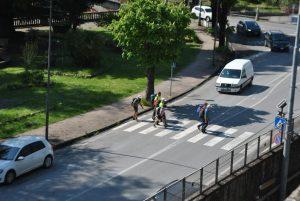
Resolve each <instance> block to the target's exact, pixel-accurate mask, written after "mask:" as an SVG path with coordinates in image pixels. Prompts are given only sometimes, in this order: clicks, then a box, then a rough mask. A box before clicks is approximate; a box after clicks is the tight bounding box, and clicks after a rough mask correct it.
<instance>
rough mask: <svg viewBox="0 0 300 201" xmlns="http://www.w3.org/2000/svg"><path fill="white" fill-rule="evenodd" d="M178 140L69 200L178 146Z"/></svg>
mask: <svg viewBox="0 0 300 201" xmlns="http://www.w3.org/2000/svg"><path fill="white" fill-rule="evenodd" d="M178 142H179V141H175V142H173V143H172V144H170V145H168V146H166V147H165V148H163V149H161V150H160V151H158V152H156V153H154V154H152V155H151V156H149V157H148V158H145V159H143V160H141V161H140V162H138V163H136V164H134V165H132V166H130V167H128V168H126V169H124V170H122V171H121V172H119V173H118V174H116V175H115V176H112V177H110V178H108V179H106V180H104V181H101V182H99V183H95V184H94V185H93V186H92V187H90V188H87V189H85V190H84V191H82V192H79V193H77V194H73V195H72V196H71V197H70V198H68V199H67V201H70V200H74V199H76V198H78V197H80V196H83V195H84V194H86V193H88V192H90V191H91V190H93V189H95V188H97V187H99V186H101V185H103V184H105V183H107V182H109V181H111V180H113V179H114V178H116V177H119V176H121V175H123V174H125V173H126V172H128V171H130V170H132V169H133V168H135V167H137V166H139V165H141V164H143V163H145V162H147V161H148V160H151V159H152V158H154V157H156V156H158V155H160V154H162V153H164V152H165V151H168V150H169V149H171V148H173V147H174V146H176V145H177V144H178Z"/></svg>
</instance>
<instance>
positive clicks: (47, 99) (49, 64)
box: [45, 0, 52, 140]
mask: <svg viewBox="0 0 300 201" xmlns="http://www.w3.org/2000/svg"><path fill="white" fill-rule="evenodd" d="M51 28H52V0H50V9H49V40H48V66H47V90H46V110H45V113H46V126H45V138H46V140H48V139H49V91H50V66H51Z"/></svg>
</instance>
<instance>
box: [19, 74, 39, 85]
mask: <svg viewBox="0 0 300 201" xmlns="http://www.w3.org/2000/svg"><path fill="white" fill-rule="evenodd" d="M21 80H22V83H23V84H24V85H26V86H42V85H43V84H44V73H43V71H40V70H34V71H25V72H23V73H22V74H21Z"/></svg>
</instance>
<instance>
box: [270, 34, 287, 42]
mask: <svg viewBox="0 0 300 201" xmlns="http://www.w3.org/2000/svg"><path fill="white" fill-rule="evenodd" d="M272 38H273V40H277V41H286V40H287V37H286V36H285V35H284V34H273V35H272Z"/></svg>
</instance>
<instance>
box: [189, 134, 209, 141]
mask: <svg viewBox="0 0 300 201" xmlns="http://www.w3.org/2000/svg"><path fill="white" fill-rule="evenodd" d="M206 136H208V134H204V133H200V134H197V135H195V136H194V137H192V138H190V139H188V142H191V143H196V142H198V141H199V140H202V139H203V138H205V137H206Z"/></svg>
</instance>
